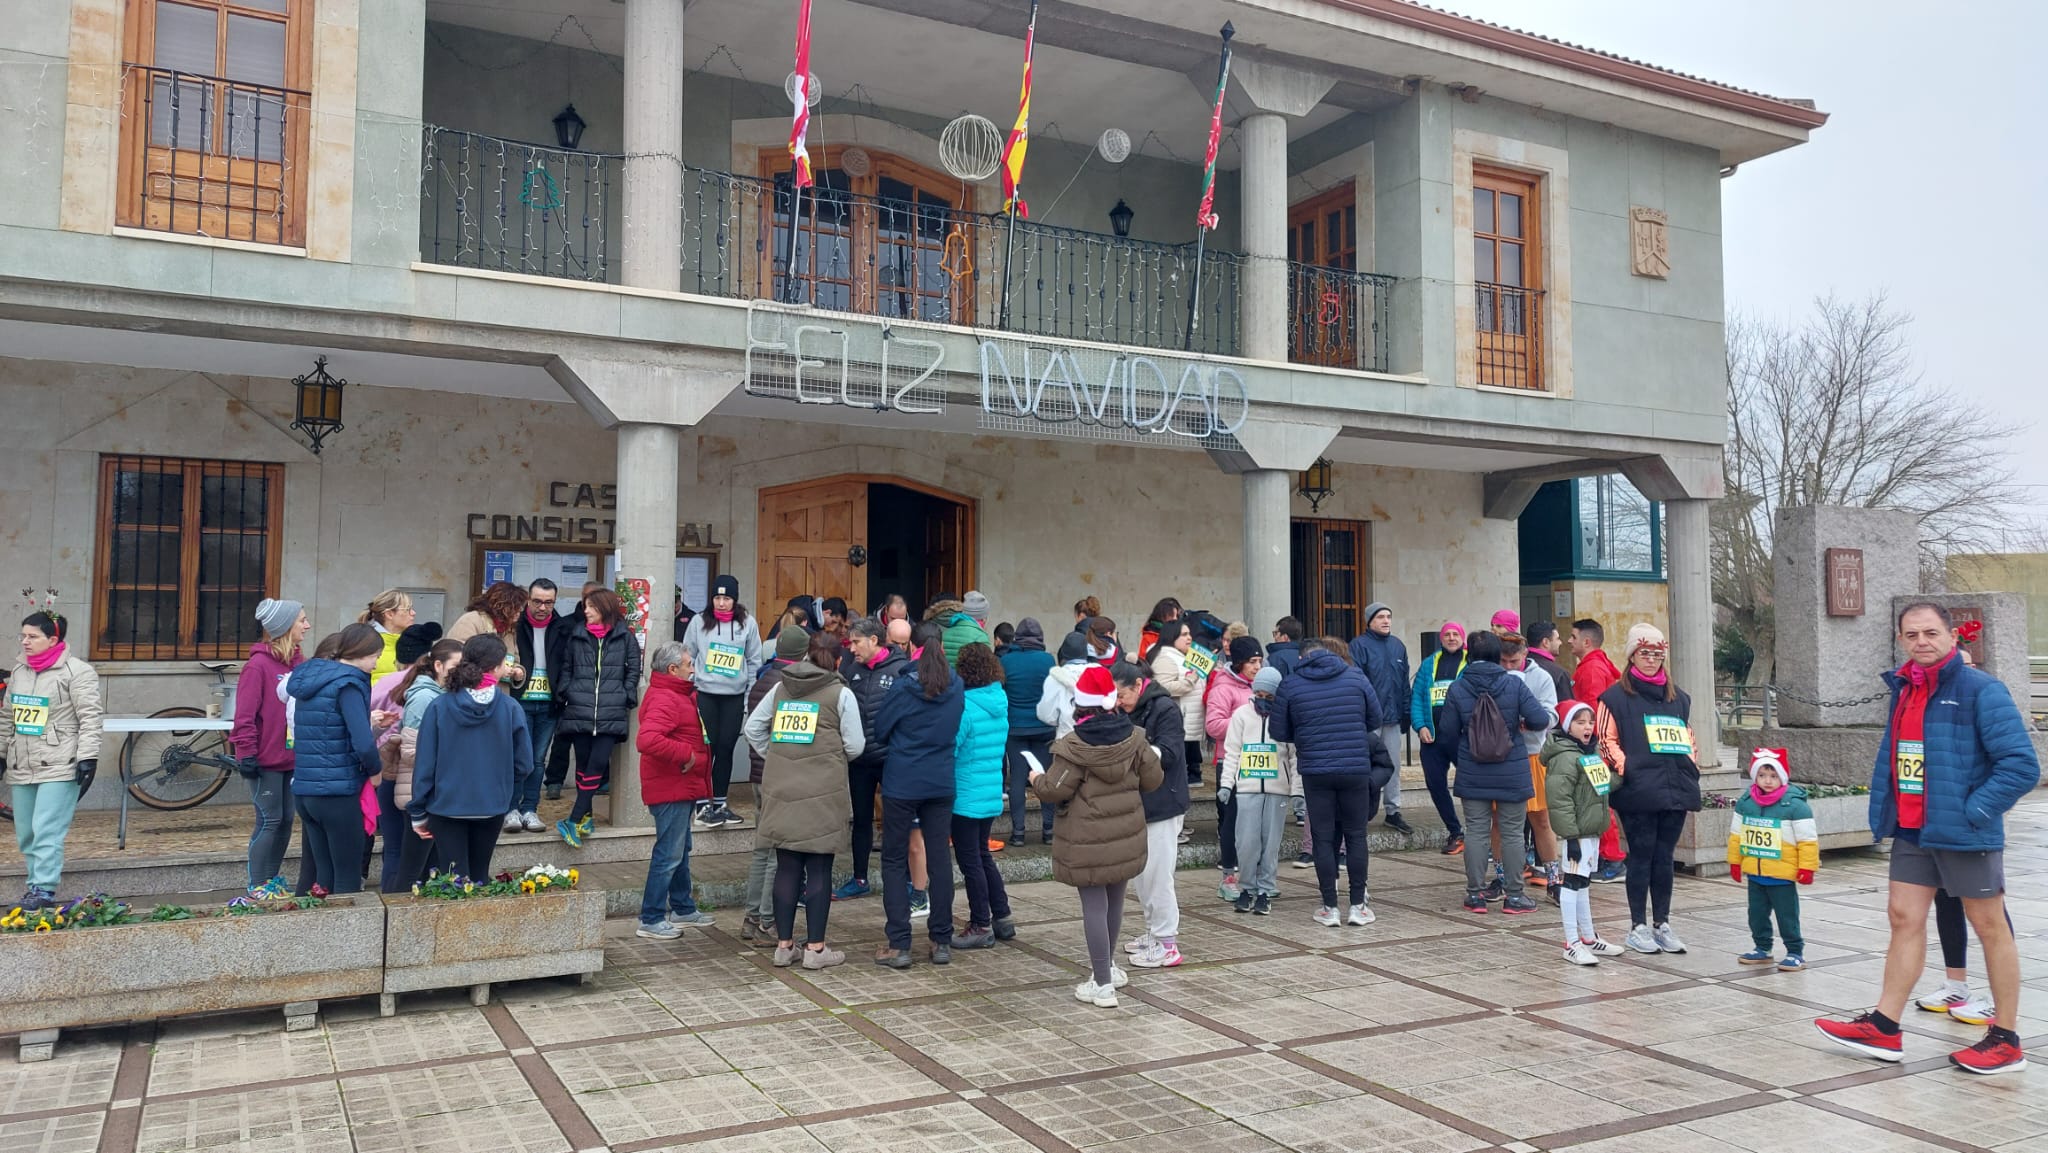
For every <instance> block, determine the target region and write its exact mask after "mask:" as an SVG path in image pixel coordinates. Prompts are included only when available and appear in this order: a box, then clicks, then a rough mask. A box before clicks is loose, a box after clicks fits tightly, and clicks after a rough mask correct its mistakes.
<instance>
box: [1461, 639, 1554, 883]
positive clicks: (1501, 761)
mask: <svg viewBox="0 0 2048 1153" xmlns="http://www.w3.org/2000/svg"><path fill="white" fill-rule="evenodd" d="M1466 648H1467V650H1468V651H1469V653H1470V656H1471V659H1470V660H1469V661H1468V662H1467V663H1466V665H1465V671H1464V673H1462V674H1461V675H1460V676H1459V677H1458V679H1457V680H1456V681H1454V682H1452V683H1451V687H1450V688H1449V689H1448V690H1447V691H1446V692H1445V693H1444V705H1443V708H1441V709H1438V710H1437V714H1436V720H1437V727H1436V742H1437V744H1438V745H1440V746H1442V747H1443V749H1444V750H1445V751H1446V752H1447V753H1448V754H1449V755H1450V757H1451V759H1452V761H1453V763H1455V764H1456V765H1457V766H1458V776H1457V784H1456V786H1455V787H1454V788H1453V789H1452V790H1451V792H1452V793H1453V794H1454V795H1455V796H1456V797H1457V798H1458V800H1459V802H1460V803H1461V804H1462V805H1463V807H1464V810H1465V831H1466V833H1467V834H1468V835H1469V836H1470V837H1471V838H1472V845H1473V848H1472V849H1471V850H1469V851H1467V852H1466V854H1465V890H1466V891H1465V911H1466V912H1469V913H1484V912H1486V902H1487V892H1486V890H1487V879H1486V855H1485V854H1484V853H1483V852H1481V851H1480V850H1482V849H1484V848H1485V847H1486V845H1487V843H1488V842H1489V841H1490V840H1491V839H1492V837H1493V830H1494V827H1495V825H1498V826H1499V828H1500V852H1501V866H1502V869H1503V870H1504V871H1503V875H1502V878H1501V879H1502V882H1503V884H1502V903H1501V912H1503V913H1510V914H1514V913H1533V912H1535V911H1536V902H1534V901H1532V900H1530V899H1529V898H1528V897H1527V896H1525V895H1524V894H1523V892H1522V822H1523V821H1524V820H1525V819H1526V818H1527V815H1528V804H1529V798H1530V797H1533V796H1535V795H1536V785H1535V780H1534V778H1533V776H1532V775H1531V773H1530V772H1529V757H1528V755H1527V754H1525V753H1524V752H1523V751H1522V731H1523V730H1524V729H1527V730H1530V731H1532V732H1540V731H1542V730H1544V729H1547V728H1549V727H1550V722H1551V719H1552V718H1551V715H1550V714H1549V713H1548V712H1547V711H1546V710H1545V709H1544V707H1543V705H1542V703H1541V702H1539V701H1538V700H1537V699H1536V695H1535V694H1534V693H1531V692H1530V691H1529V686H1528V685H1527V684H1526V683H1524V682H1523V680H1522V678H1521V676H1520V675H1519V674H1515V673H1510V672H1508V671H1507V669H1505V668H1503V667H1502V666H1501V663H1500V660H1501V641H1500V637H1499V635H1498V634H1495V633H1491V632H1476V633H1473V634H1472V639H1471V642H1470V643H1469V644H1468V645H1467V646H1466ZM1482 696H1484V697H1487V698H1489V699H1490V700H1492V702H1493V705H1494V707H1495V708H1496V709H1498V710H1499V711H1500V719H1501V721H1502V722H1503V724H1505V726H1506V745H1505V746H1504V747H1503V748H1502V749H1501V750H1498V751H1499V752H1500V754H1501V755H1499V756H1489V755H1487V754H1488V752H1489V750H1486V749H1483V748H1480V747H1479V746H1480V744H1481V743H1482V742H1481V741H1480V740H1479V739H1476V738H1477V736H1478V734H1475V733H1474V732H1473V726H1472V718H1473V715H1474V713H1475V712H1476V711H1477V710H1478V708H1479V698H1480V697H1482Z"/></svg>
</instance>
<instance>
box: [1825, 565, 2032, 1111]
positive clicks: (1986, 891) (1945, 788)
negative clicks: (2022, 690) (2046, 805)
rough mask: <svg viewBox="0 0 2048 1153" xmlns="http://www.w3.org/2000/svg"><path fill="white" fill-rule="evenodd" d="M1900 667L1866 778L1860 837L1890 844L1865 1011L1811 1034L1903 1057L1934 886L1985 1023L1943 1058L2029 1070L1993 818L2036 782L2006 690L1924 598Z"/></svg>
mask: <svg viewBox="0 0 2048 1153" xmlns="http://www.w3.org/2000/svg"><path fill="white" fill-rule="evenodd" d="M1898 625H1899V647H1901V648H1903V649H1904V650H1905V651H1906V657H1907V659H1906V663H1905V664H1904V665H1902V666H1900V668H1899V670H1898V671H1897V672H1895V673H1886V674H1885V683H1887V684H1888V685H1890V686H1891V690H1892V709H1891V720H1890V721H1889V722H1888V723H1887V724H1886V725H1885V733H1884V740H1883V742H1882V743H1880V744H1879V745H1878V750H1877V764H1876V765H1875V766H1874V767H1873V768H1872V770H1871V774H1870V831H1871V833H1872V834H1873V835H1874V836H1875V837H1876V839H1878V840H1880V841H1881V840H1883V839H1884V838H1886V837H1891V838H1892V839H1893V840H1892V861H1891V894H1890V898H1889V900H1888V902H1887V905H1888V908H1887V912H1888V913H1889V914H1890V917H1891V924H1892V936H1891V945H1890V948H1889V949H1888V950H1887V951H1886V953H1885V963H1884V987H1883V991H1882V992H1881V993H1880V994H1879V996H1878V1000H1877V1008H1875V1009H1873V1010H1871V1011H1870V1012H1868V1013H1863V1014H1860V1015H1858V1016H1857V1017H1856V1018H1855V1019H1853V1020H1849V1021H1836V1020H1830V1019H1827V1018H1822V1019H1820V1020H1817V1021H1815V1022H1814V1025H1815V1026H1817V1027H1818V1028H1819V1029H1820V1031H1821V1033H1822V1035H1823V1036H1826V1037H1828V1038H1829V1039H1830V1040H1833V1041H1834V1042H1835V1043H1837V1044H1839V1045H1841V1046H1843V1047H1844V1048H1847V1049H1849V1050H1851V1051H1853V1052H1856V1053H1860V1054H1862V1055H1863V1056H1866V1057H1875V1058H1877V1059H1878V1060H1880V1061H1899V1060H1902V1059H1903V1058H1904V1056H1905V1054H1904V1046H1903V1045H1902V1044H1901V1038H1900V1035H1899V1018H1900V1017H1901V1016H1903V1015H1904V1014H1905V1011H1906V998H1907V997H1908V996H1909V995H1910V994H1911V993H1912V988H1913V981H1914V979H1915V978H1917V977H1918V976H1919V975H1920V970H1921V969H1922V968H1924V967H1925V965H1926V963H1927V910H1928V909H1929V907H1931V906H1932V905H1933V904H1934V894H1935V892H1936V890H1940V889H1945V890H1947V891H1948V892H1949V893H1950V894H1951V895H1952V896H1955V897H1958V898H1960V899H1961V900H1962V902H1963V914H1964V916H1966V917H1968V918H1969V921H1970V927H1971V928H1973V929H1975V930H1976V931H1977V940H1978V941H1979V942H1980V943H1982V944H1983V946H1984V970H1985V973H1986V974H1987V975H1988V976H1989V977H1990V978H1991V999H1992V1001H1993V1002H1994V1003H1995V1004H1996V1005H1997V1007H1998V1018H1997V1022H1996V1023H1995V1024H1993V1025H1992V1026H1991V1027H1990V1029H1989V1030H1988V1031H1987V1032H1986V1033H1985V1035H1984V1039H1983V1040H1982V1041H1979V1042H1977V1043H1976V1044H1975V1045H1972V1046H1970V1047H1969V1048H1967V1049H1961V1050H1958V1051H1956V1052H1954V1053H1951V1054H1949V1061H1950V1062H1951V1063H1953V1064H1954V1065H1955V1066H1956V1067H1957V1068H1959V1069H1962V1070H1963V1071H1964V1072H1968V1073H2011V1072H2016V1071H2018V1070H2020V1069H2024V1068H2026V1067H2027V1056H2026V1054H2025V1053H2024V1052H2023V1051H2021V1049H2020V1038H2019V1034H2018V1033H2016V1032H2014V1029H2015V1027H2016V1026H2017V1025H2018V1024H2019V1012H2020V961H2019V947H2018V945H2017V944H2016V943H2015V942H2014V940H2013V935H2012V926H2011V923H2010V922H2009V921H2007V920H2006V916H2005V813H2006V810H2008V809H2010V808H2012V807H2013V806H2014V805H2015V804H2017V803H2019V799H2020V798H2021V797H2023V796H2025V795H2026V794H2027V793H2028V792H2029V791H2030V790H2032V789H2033V788H2034V787H2035V786H2036V785H2038V784H2040V783H2041V765H2040V762H2039V760H2038V759H2037V758H2036V757H2035V756H2034V743H2033V740H2032V739H2031V738H2030V737H2029V736H2028V734H2027V723H2026V719H2025V718H2024V717H2023V716H2022V715H2021V713H2020V710H2019V707H2018V706H2017V705H2015V704H2014V703H2013V699H2012V694H2011V693H2010V692H2009V691H2007V689H2006V687H2005V684H2004V682H2002V681H2000V680H1998V678H1996V677H1993V676H1990V675H1989V674H1986V673H1984V672H1982V671H1980V670H1978V669H1975V668H1971V667H1970V665H1969V664H1968V662H1966V661H1965V660H1963V659H1962V657H1961V656H1960V655H1959V654H1958V653H1957V652H1956V635H1955V622H1954V621H1953V620H1952V619H1951V618H1950V617H1949V614H1948V610H1946V609H1944V608H1942V607H1941V606H1939V605H1936V604H1932V603H1929V602H1925V601H1923V602H1920V603H1917V604H1911V605H1907V606H1906V609H1905V611H1904V612H1901V613H1900V614H1899V621H1898Z"/></svg>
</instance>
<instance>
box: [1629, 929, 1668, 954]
mask: <svg viewBox="0 0 2048 1153" xmlns="http://www.w3.org/2000/svg"><path fill="white" fill-rule="evenodd" d="M1622 943H1623V944H1625V945H1627V946H1628V947H1629V948H1630V949H1632V950H1634V951H1635V952H1638V953H1661V952H1663V951H1664V949H1663V947H1662V946H1660V945H1658V944H1657V938H1656V936H1655V935H1654V934H1653V933H1651V932H1650V927H1649V926H1648V925H1637V926H1636V927H1635V928H1633V929H1630V930H1629V931H1628V936H1627V937H1625V938H1623V940H1622Z"/></svg>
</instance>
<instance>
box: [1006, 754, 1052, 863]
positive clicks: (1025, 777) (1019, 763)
mask: <svg viewBox="0 0 2048 1153" xmlns="http://www.w3.org/2000/svg"><path fill="white" fill-rule="evenodd" d="M1027 752H1028V753H1030V754H1031V755H1032V756H1034V757H1036V758H1038V766H1039V767H1040V768H1042V769H1050V768H1052V734H1051V733H1040V734H1038V735H1035V736H1023V737H1020V736H1017V735H1015V734H1012V735H1011V737H1010V739H1009V742H1008V744H1007V746H1006V747H1005V748H1004V750H1003V756H1004V757H1005V758H1006V760H1007V763H1008V764H1009V766H1010V833H1011V835H1013V836H1015V837H1018V838H1019V839H1021V838H1022V837H1023V836H1024V817H1025V816H1026V811H1025V801H1026V799H1027V796H1026V794H1028V793H1029V792H1030V791H1031V762H1030V761H1027V760H1025V759H1024V754H1025V753H1027ZM1054 808H1055V806H1053V805H1040V806H1038V813H1039V817H1040V819H1041V820H1042V821H1043V826H1042V827H1041V828H1040V830H1039V831H1040V832H1042V833H1045V834H1047V835H1050V834H1051V833H1052V814H1053V809H1054Z"/></svg>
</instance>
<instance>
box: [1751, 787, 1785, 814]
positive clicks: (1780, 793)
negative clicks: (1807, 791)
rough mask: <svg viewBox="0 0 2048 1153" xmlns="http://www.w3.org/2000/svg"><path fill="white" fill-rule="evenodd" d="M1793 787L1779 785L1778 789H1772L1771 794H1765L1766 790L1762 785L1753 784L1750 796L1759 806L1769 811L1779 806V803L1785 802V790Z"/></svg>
mask: <svg viewBox="0 0 2048 1153" xmlns="http://www.w3.org/2000/svg"><path fill="white" fill-rule="evenodd" d="M1791 787H1792V786H1791V785H1779V786H1778V787H1777V788H1775V789H1772V790H1771V791H1770V792H1768V793H1767V792H1764V788H1763V786H1762V785H1759V784H1756V783H1755V782H1751V784H1750V786H1749V795H1750V796H1751V797H1752V798H1753V799H1754V800H1755V801H1756V803H1757V804H1759V805H1762V806H1763V807H1764V808H1766V809H1768V808H1770V807H1771V806H1772V805H1775V804H1777V803H1778V802H1779V801H1782V800H1784V799H1785V790H1786V789H1789V788H1791Z"/></svg>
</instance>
